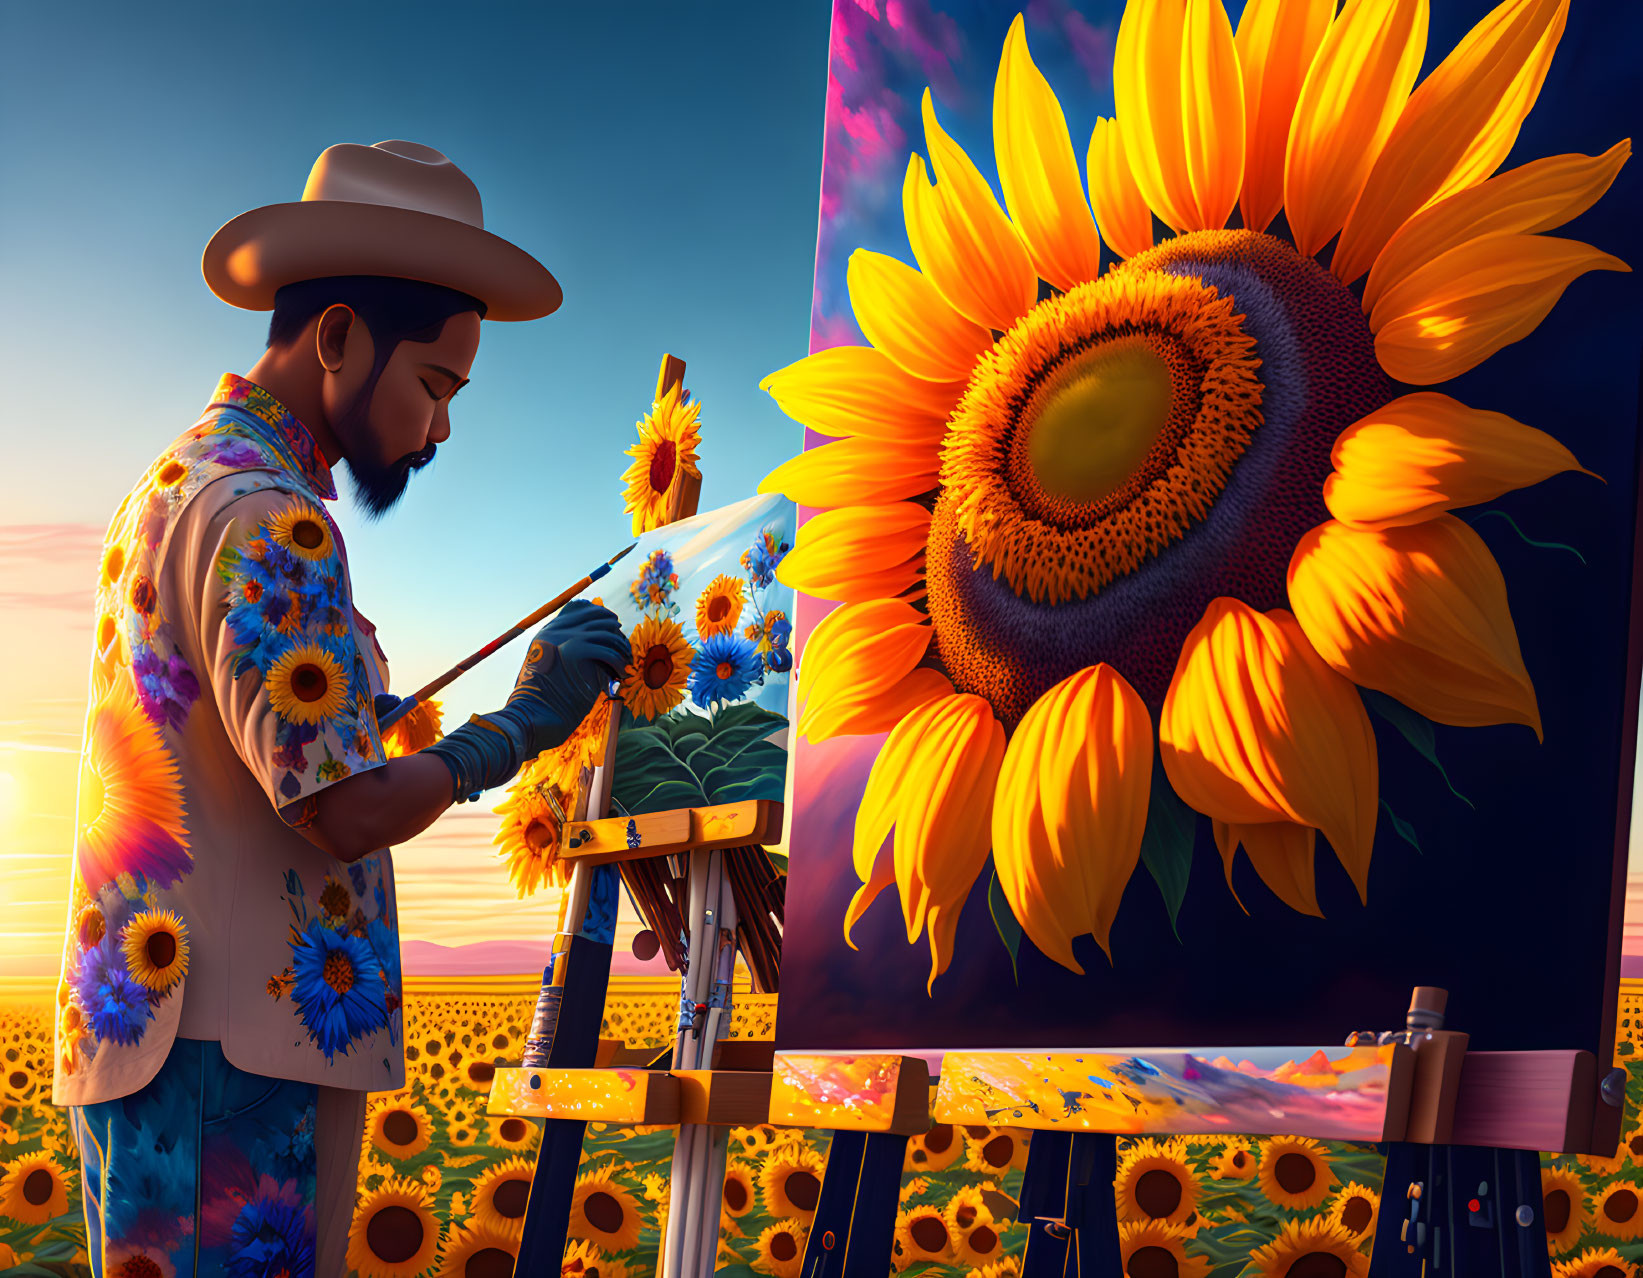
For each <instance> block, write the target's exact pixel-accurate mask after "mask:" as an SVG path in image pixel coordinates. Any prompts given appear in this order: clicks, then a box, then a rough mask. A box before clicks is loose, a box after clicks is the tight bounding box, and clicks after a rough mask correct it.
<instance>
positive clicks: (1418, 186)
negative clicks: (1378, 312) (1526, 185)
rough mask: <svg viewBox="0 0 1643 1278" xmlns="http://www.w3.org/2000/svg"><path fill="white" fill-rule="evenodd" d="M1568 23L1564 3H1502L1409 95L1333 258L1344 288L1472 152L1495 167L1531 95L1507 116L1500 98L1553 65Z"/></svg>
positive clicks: (1469, 162) (1470, 164)
mask: <svg viewBox="0 0 1643 1278" xmlns="http://www.w3.org/2000/svg"><path fill="white" fill-rule="evenodd" d="M1567 16H1568V0H1504V2H1503V3H1502V4H1500V5H1498V6H1497V7H1496V8H1495V9H1494V10H1492V11H1491V12H1490V13H1489V14H1488V15H1486V16H1485V17H1484V18H1483V20H1482V21H1481V22H1479V23H1478V24H1477V26H1475V27H1473V28H1472V30H1471V31H1470V32H1469V33H1468V34H1467V35H1466V38H1465V39H1463V40H1462V41H1461V42H1460V43H1459V44H1458V45H1456V46H1455V49H1454V51H1453V52H1452V53H1451V54H1450V55H1449V56H1448V57H1447V58H1445V59H1444V60H1443V61H1442V62H1440V63H1439V64H1438V66H1437V67H1436V68H1435V69H1434V70H1433V72H1432V74H1431V75H1429V76H1427V77H1426V79H1425V80H1424V81H1422V82H1421V85H1420V87H1419V88H1417V89H1416V90H1415V91H1414V92H1413V93H1412V94H1410V96H1409V101H1408V103H1407V104H1406V105H1405V106H1404V109H1403V113H1402V114H1401V115H1400V116H1399V117H1398V120H1397V123H1396V124H1394V125H1393V127H1392V132H1391V133H1390V134H1389V135H1388V136H1387V139H1386V146H1385V147H1384V148H1383V149H1382V151H1381V153H1380V156H1379V158H1378V159H1376V161H1375V166H1374V168H1372V169H1371V170H1370V171H1369V176H1368V177H1367V178H1365V179H1364V184H1363V190H1362V191H1361V192H1360V193H1359V195H1358V199H1357V203H1355V204H1354V205H1353V206H1352V211H1351V213H1350V214H1348V216H1347V219H1346V225H1345V226H1344V227H1343V228H1342V229H1341V239H1340V243H1339V244H1337V245H1336V246H1335V254H1334V257H1333V258H1331V259H1330V270H1331V271H1333V272H1334V273H1335V276H1336V277H1337V278H1338V279H1339V280H1340V281H1341V282H1342V283H1344V284H1350V283H1352V282H1353V281H1354V280H1356V279H1357V278H1358V277H1359V276H1360V275H1362V274H1363V273H1364V272H1365V271H1367V270H1368V269H1369V267H1370V264H1371V263H1372V262H1373V261H1374V260H1375V255H1376V254H1377V253H1379V252H1380V251H1381V249H1382V248H1384V247H1385V246H1386V242H1387V241H1388V240H1389V239H1391V238H1392V234H1393V232H1394V231H1396V230H1397V229H1398V228H1399V227H1400V226H1402V225H1403V224H1404V223H1405V222H1406V221H1408V220H1409V219H1410V218H1411V217H1413V216H1414V215H1415V213H1416V212H1418V211H1419V210H1420V209H1421V208H1422V207H1423V206H1424V205H1426V204H1427V203H1428V202H1430V201H1431V200H1432V199H1434V198H1435V197H1437V196H1439V195H1441V194H1442V193H1443V192H1444V190H1445V189H1446V187H1447V186H1448V184H1449V182H1450V179H1451V177H1452V176H1453V175H1454V173H1455V171H1456V170H1457V169H1460V168H1462V167H1463V166H1465V167H1466V168H1467V170H1468V171H1469V172H1470V171H1472V170H1473V169H1474V168H1475V165H1476V162H1477V161H1476V157H1477V156H1479V155H1489V156H1494V157H1495V159H1494V164H1498V163H1500V161H1501V160H1502V159H1504V158H1505V151H1499V150H1498V147H1499V142H1500V140H1501V137H1502V135H1503V134H1504V133H1509V136H1510V137H1512V138H1515V137H1516V136H1517V130H1518V126H1519V125H1521V124H1522V122H1523V115H1527V114H1528V108H1529V105H1531V104H1532V102H1533V98H1532V97H1531V98H1530V99H1529V102H1528V103H1514V109H1513V111H1512V113H1511V115H1509V116H1508V117H1507V118H1506V119H1500V118H1498V113H1499V110H1500V106H1501V103H1502V100H1503V99H1505V98H1506V97H1507V95H1508V91H1509V90H1510V89H1511V88H1512V86H1513V84H1514V82H1515V81H1516V80H1517V79H1518V78H1519V77H1520V75H1521V74H1522V73H1524V72H1525V71H1526V70H1527V69H1529V68H1530V67H1531V65H1532V64H1534V63H1536V62H1537V60H1538V61H1539V62H1541V63H1544V62H1545V61H1546V60H1549V59H1550V56H1551V52H1550V50H1551V48H1553V47H1555V44H1556V41H1555V39H1552V40H1551V41H1550V44H1548V38H1549V37H1551V36H1553V33H1554V29H1555V30H1556V31H1559V32H1560V31H1561V30H1562V26H1563V20H1564V18H1566V17H1567ZM1544 74H1545V73H1544V70H1543V71H1542V72H1541V78H1544ZM1535 89H1536V91H1537V92H1538V90H1539V84H1538V82H1537V83H1536V84H1535ZM1517 105H1522V107H1523V115H1517V114H1516V109H1515V108H1516V106H1517ZM1509 147H1510V144H1509V143H1508V149H1509ZM1493 168H1494V165H1493V164H1491V165H1490V171H1493ZM1488 176H1489V174H1488V173H1480V174H1478V178H1477V179H1474V180H1480V179H1482V178H1485V177H1488Z"/></svg>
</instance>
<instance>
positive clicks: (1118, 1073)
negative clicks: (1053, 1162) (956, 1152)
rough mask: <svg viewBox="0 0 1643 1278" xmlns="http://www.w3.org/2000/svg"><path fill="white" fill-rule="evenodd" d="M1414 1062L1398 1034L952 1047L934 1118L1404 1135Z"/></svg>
mask: <svg viewBox="0 0 1643 1278" xmlns="http://www.w3.org/2000/svg"><path fill="white" fill-rule="evenodd" d="M1414 1065H1415V1061H1414V1053H1413V1052H1412V1051H1411V1050H1410V1049H1409V1048H1407V1047H1405V1046H1403V1045H1401V1044H1388V1045H1385V1046H1379V1045H1377V1046H1371V1047H1301V1048H1253V1047H1249V1048H1225V1049H1218V1050H1212V1051H1210V1052H1203V1053H1194V1052H1185V1051H1180V1050H1158V1049H1138V1050H1136V1051H1133V1052H1124V1051H1118V1052H1114V1051H1093V1052H1031V1051H1028V1052H996V1051H994V1052H968V1051H960V1052H948V1053H946V1055H945V1056H944V1057H943V1059H942V1062H941V1074H940V1085H939V1087H938V1089H937V1093H936V1102H935V1119H936V1121H937V1122H938V1123H977V1124H986V1125H990V1126H995V1127H1027V1128H1038V1129H1049V1130H1059V1131H1085V1132H1113V1133H1125V1134H1128V1133H1150V1134H1157V1135H1175V1134H1180V1135H1199V1134H1204V1133H1214V1132H1226V1133H1228V1134H1232V1133H1239V1132H1274V1131H1285V1132H1288V1131H1293V1132H1295V1133H1297V1134H1301V1135H1307V1136H1312V1137H1315V1138H1317V1139H1321V1140H1352V1141H1381V1140H1396V1139H1399V1138H1401V1137H1402V1135H1403V1132H1404V1127H1405V1122H1406V1118H1407V1114H1408V1109H1409V1096H1410V1088H1411V1084H1412V1081H1413V1078H1414Z"/></svg>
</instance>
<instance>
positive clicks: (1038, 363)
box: [926, 230, 1394, 729]
mask: <svg viewBox="0 0 1643 1278" xmlns="http://www.w3.org/2000/svg"><path fill="white" fill-rule="evenodd" d="M1393 391H1394V387H1393V384H1392V382H1391V381H1390V380H1389V379H1388V378H1387V377H1386V375H1385V374H1384V373H1383V372H1382V371H1381V369H1380V366H1379V363H1378V362H1377V360H1376V358H1375V348H1374V339H1373V337H1372V336H1371V334H1370V332H1369V326H1368V323H1367V321H1366V320H1365V317H1364V314H1363V310H1362V307H1361V306H1360V304H1359V302H1358V299H1357V298H1356V297H1355V296H1354V295H1353V294H1352V293H1351V292H1350V291H1348V290H1347V289H1346V288H1345V287H1344V286H1342V284H1341V283H1340V281H1339V280H1337V279H1335V277H1334V276H1332V275H1331V274H1330V273H1329V272H1328V271H1326V270H1324V269H1323V267H1321V266H1319V265H1318V263H1317V262H1315V261H1313V260H1312V259H1311V258H1304V257H1301V256H1300V255H1299V254H1297V253H1296V252H1295V250H1294V249H1293V248H1292V247H1290V245H1288V244H1287V243H1285V242H1284V241H1282V240H1279V239H1276V238H1274V237H1272V236H1269V235H1265V234H1261V233H1257V232H1253V231H1242V230H1233V231H1194V232H1191V233H1188V234H1185V235H1178V236H1176V237H1174V238H1172V239H1170V240H1167V241H1165V242H1164V243H1163V244H1161V245H1160V246H1159V247H1157V248H1154V249H1150V250H1148V251H1147V252H1145V253H1142V254H1139V255H1137V256H1136V257H1134V258H1131V259H1130V260H1129V261H1128V262H1125V263H1123V264H1122V265H1120V266H1118V267H1116V268H1114V269H1113V270H1111V271H1109V272H1107V274H1105V275H1103V276H1101V277H1100V278H1099V279H1096V280H1092V281H1090V282H1089V283H1086V284H1081V285H1078V286H1077V287H1076V288H1073V289H1071V290H1069V291H1068V292H1066V293H1064V294H1062V295H1061V296H1059V297H1052V298H1049V299H1048V300H1046V301H1043V302H1040V303H1039V304H1038V305H1037V306H1035V307H1034V308H1033V309H1032V310H1031V311H1029V312H1028V313H1027V314H1026V315H1025V316H1023V317H1022V318H1021V320H1019V321H1018V322H1017V323H1016V325H1015V327H1014V328H1012V329H1011V330H1010V331H1009V332H1007V333H1005V334H1004V336H1003V337H1001V338H1000V339H999V340H998V341H997V342H996V343H995V344H994V346H993V347H992V349H991V350H990V351H988V352H987V353H986V354H985V355H983V356H982V357H981V359H980V360H979V361H978V362H977V365H976V368H975V370H974V372H973V374H972V376H971V379H970V383H969V385H968V387H967V388H966V390H965V393H964V396H963V398H962V399H960V401H959V403H958V406H957V407H956V408H955V409H954V410H953V413H952V416H951V417H950V418H949V420H948V424H947V433H946V437H945V438H944V440H943V443H942V453H941V478H940V488H939V489H938V491H937V494H936V498H935V502H934V509H933V511H932V515H931V525H930V536H929V541H928V543H927V547H926V549H927V555H926V585H927V588H928V606H929V612H930V617H931V619H932V621H933V622H934V630H935V649H936V651H937V653H938V654H939V656H940V658H941V664H942V667H943V668H944V670H945V672H946V673H947V674H948V676H949V677H950V678H951V679H952V681H953V684H954V687H955V688H956V689H957V690H958V691H960V692H968V693H975V694H977V695H979V696H982V697H985V698H986V699H987V700H988V701H989V702H990V703H991V704H992V707H993V709H994V711H995V712H996V713H997V714H998V716H999V718H1000V719H1001V720H1002V721H1003V723H1004V725H1005V727H1006V729H1011V728H1013V727H1014V725H1015V724H1016V723H1017V722H1019V721H1020V719H1021V716H1022V715H1023V714H1025V713H1026V711H1027V709H1028V707H1030V706H1031V705H1032V703H1033V702H1034V701H1036V700H1037V699H1038V698H1039V697H1040V696H1041V695H1042V694H1043V693H1044V692H1045V691H1046V690H1048V689H1049V688H1050V687H1052V686H1053V685H1054V684H1056V683H1058V682H1059V681H1060V680H1062V679H1065V678H1067V677H1068V676H1069V675H1071V674H1074V673H1076V672H1077V671H1079V670H1082V669H1084V668H1085V667H1087V666H1091V665H1094V664H1096V663H1097V662H1106V663H1107V664H1109V665H1111V666H1112V667H1113V668H1114V669H1115V670H1117V671H1118V673H1119V674H1121V675H1122V676H1123V677H1124V678H1125V679H1126V680H1128V682H1129V683H1130V685H1131V686H1132V687H1133V688H1134V689H1135V690H1136V692H1138V693H1139V694H1140V695H1141V697H1142V699H1143V700H1144V701H1145V702H1146V703H1147V704H1148V705H1149V706H1150V707H1152V708H1153V709H1155V710H1156V709H1157V708H1158V707H1159V706H1161V705H1162V704H1163V699H1164V694H1165V693H1166V692H1167V691H1168V689H1169V682H1170V678H1171V676H1172V675H1173V673H1174V670H1175V665H1176V661H1177V659H1178V657H1179V656H1180V652H1181V644H1182V642H1183V641H1184V640H1185V638H1186V636H1187V633H1188V632H1189V631H1190V630H1191V629H1192V627H1193V626H1194V625H1196V624H1197V623H1198V621H1199V619H1200V618H1201V617H1202V616H1203V615H1204V609H1205V607H1206V606H1207V605H1208V604H1209V602H1210V601H1211V600H1213V599H1215V598H1217V597H1219V596H1230V597H1233V598H1236V599H1239V600H1241V601H1243V602H1244V603H1246V604H1248V605H1249V606H1250V607H1251V608H1254V609H1256V610H1258V611H1265V610H1267V609H1270V608H1275V607H1282V606H1285V605H1286V600H1287V595H1286V592H1285V584H1284V583H1285V575H1286V572H1287V570H1288V567H1289V559H1290V555H1291V554H1292V552H1293V551H1294V548H1295V545H1296V543H1297V542H1298V541H1299V540H1300V538H1301V537H1302V535H1304V534H1305V533H1306V532H1308V531H1309V530H1310V529H1312V528H1314V527H1316V526H1317V525H1318V524H1320V523H1322V522H1324V520H1326V519H1328V518H1329V512H1328V511H1327V510H1326V509H1325V507H1324V504H1323V484H1324V480H1325V479H1326V478H1327V477H1328V475H1329V472H1330V469H1331V463H1330V450H1331V449H1332V448H1333V446H1334V443H1335V440H1336V438H1337V437H1338V436H1339V434H1340V433H1341V431H1342V430H1343V429H1345V428H1346V427H1347V426H1349V425H1351V424H1352V423H1353V422H1354V421H1356V420H1358V419H1359V418H1360V417H1362V416H1363V415H1364V414H1365V413H1368V412H1370V411H1372V410H1374V409H1375V408H1378V407H1380V406H1381V405H1382V404H1385V403H1386V402H1387V401H1389V400H1390V399H1391V398H1392V396H1393Z"/></svg>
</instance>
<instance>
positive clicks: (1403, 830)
mask: <svg viewBox="0 0 1643 1278" xmlns="http://www.w3.org/2000/svg"><path fill="white" fill-rule="evenodd" d="M1381 806H1382V807H1383V808H1385V809H1386V815H1387V816H1389V817H1391V818H1392V828H1393V829H1394V830H1396V831H1397V832H1398V837H1399V838H1401V839H1402V840H1403V841H1404V842H1405V843H1407V844H1408V845H1409V846H1410V847H1412V848H1414V849H1415V851H1417V852H1419V851H1420V850H1421V841H1420V840H1419V839H1418V838H1416V837H1415V827H1414V826H1412V825H1410V824H1409V822H1407V821H1405V820H1404V819H1403V818H1402V817H1401V816H1399V815H1398V814H1397V813H1396V812H1394V811H1392V805H1391V804H1390V803H1388V802H1387V801H1386V800H1385V799H1382V800H1381Z"/></svg>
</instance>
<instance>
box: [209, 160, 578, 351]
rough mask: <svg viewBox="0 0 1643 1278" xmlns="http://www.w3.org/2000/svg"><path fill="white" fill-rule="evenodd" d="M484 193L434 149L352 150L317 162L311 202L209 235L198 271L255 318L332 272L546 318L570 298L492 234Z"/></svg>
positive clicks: (497, 312) (256, 215)
mask: <svg viewBox="0 0 1643 1278" xmlns="http://www.w3.org/2000/svg"><path fill="white" fill-rule="evenodd" d="M484 227H485V219H484V215H483V212H482V211H481V208H480V203H479V190H478V188H476V187H475V186H474V184H473V182H472V181H470V180H469V178H468V175H467V174H466V173H464V172H463V171H462V170H461V169H459V168H457V167H456V165H454V164H452V163H451V162H450V160H449V159H447V158H446V157H445V156H443V155H441V154H440V153H439V152H438V151H436V150H434V149H433V148H432V147H428V146H422V145H421V144H419V143H416V142H378V143H376V144H375V145H373V146H360V145H358V144H357V143H352V142H344V143H342V144H340V145H338V146H332V147H327V148H326V149H325V150H324V151H322V152H321V153H320V157H319V159H317V160H315V161H314V167H313V169H312V170H310V172H309V174H308V185H307V186H305V187H304V188H303V191H302V199H301V200H300V201H298V202H297V203H294V204H269V205H266V206H265V207H263V208H260V209H252V210H251V211H250V212H249V213H241V214H240V215H239V216H238V217H237V218H235V219H234V220H233V221H231V222H229V223H228V224H227V225H225V226H223V227H222V228H221V229H220V230H219V231H218V232H217V233H216V234H215V235H213V236H212V237H211V243H209V244H207V245H206V246H205V255H204V256H203V257H202V258H201V259H200V270H201V272H202V273H203V274H204V275H205V282H206V283H207V284H208V285H210V287H211V291H212V292H213V293H215V294H216V295H217V296H218V297H220V298H222V300H223V301H225V302H227V303H228V304H229V305H230V306H239V307H243V308H244V309H245V310H249V311H267V310H272V309H273V307H274V292H275V290H276V289H279V288H281V287H283V286H284V285H286V284H294V283H296V282H298V281H299V280H313V279H320V278H322V277H324V276H328V275H388V276H394V277H397V278H399V279H409V280H421V281H423V282H424V283H428V284H442V285H444V286H445V287H446V288H454V289H457V290H458V291H459V292H463V293H467V294H468V295H469V296H471V297H477V298H478V299H479V300H480V301H482V302H484V303H485V307H486V310H485V318H486V319H493V320H531V319H539V318H540V317H542V316H543V315H547V314H550V313H551V312H553V311H555V310H557V309H558V308H559V303H560V301H561V300H563V296H564V295H563V294H562V293H561V292H560V289H559V281H558V280H556V279H554V278H553V276H552V275H551V274H550V273H549V271H548V269H547V267H545V266H543V265H542V263H540V262H538V261H537V260H536V259H535V258H534V257H532V256H531V255H530V254H529V253H527V252H525V250H524V249H521V248H518V247H517V246H515V245H513V244H510V243H508V241H507V240H504V239H502V238H501V237H500V236H496V235H492V234H491V233H490V232H489V231H487V230H485V229H484Z"/></svg>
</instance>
